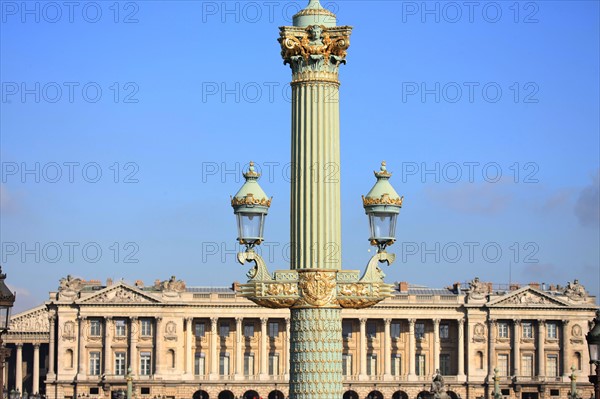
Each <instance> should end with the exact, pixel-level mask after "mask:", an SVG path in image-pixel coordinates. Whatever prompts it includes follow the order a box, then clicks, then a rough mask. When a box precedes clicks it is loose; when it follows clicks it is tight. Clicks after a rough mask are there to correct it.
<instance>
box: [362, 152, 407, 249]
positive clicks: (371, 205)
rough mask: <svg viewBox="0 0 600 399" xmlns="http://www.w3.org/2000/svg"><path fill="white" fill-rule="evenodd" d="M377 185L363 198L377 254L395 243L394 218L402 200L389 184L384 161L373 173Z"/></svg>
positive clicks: (388, 174)
mask: <svg viewBox="0 0 600 399" xmlns="http://www.w3.org/2000/svg"><path fill="white" fill-rule="evenodd" d="M373 173H374V174H375V177H376V178H377V183H375V185H374V186H373V188H372V189H371V191H369V193H368V194H367V196H366V197H365V196H363V206H364V208H365V213H366V214H367V215H368V216H369V226H370V228H371V236H370V237H369V241H371V245H376V246H377V248H379V252H383V251H385V247H386V246H388V245H392V244H393V243H394V241H396V218H397V217H398V214H399V213H400V208H402V200H403V199H404V197H400V196H399V195H398V193H397V192H396V190H394V187H392V185H391V184H390V182H389V179H390V177H391V176H392V174H391V173H390V172H388V171H387V169H386V164H385V161H384V162H382V163H381V168H380V170H379V172H373Z"/></svg>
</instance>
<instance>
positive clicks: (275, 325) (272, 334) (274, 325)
mask: <svg viewBox="0 0 600 399" xmlns="http://www.w3.org/2000/svg"><path fill="white" fill-rule="evenodd" d="M278 335H279V322H277V321H270V322H269V338H273V339H275V338H277V336H278Z"/></svg>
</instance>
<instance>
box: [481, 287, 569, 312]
mask: <svg viewBox="0 0 600 399" xmlns="http://www.w3.org/2000/svg"><path fill="white" fill-rule="evenodd" d="M488 306H494V307H496V306H500V307H502V306H509V307H568V306H569V304H568V303H566V302H564V301H562V300H560V299H558V298H555V297H553V296H551V295H548V294H546V293H544V292H542V291H539V290H536V289H534V288H531V287H529V286H527V287H523V288H521V289H518V290H516V291H513V292H510V293H508V294H506V295H504V296H502V297H500V298H496V299H494V300H492V301H490V302H489V303H488Z"/></svg>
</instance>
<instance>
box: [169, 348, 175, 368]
mask: <svg viewBox="0 0 600 399" xmlns="http://www.w3.org/2000/svg"><path fill="white" fill-rule="evenodd" d="M167 364H168V365H169V366H170V367H171V368H172V369H174V368H175V351H174V350H173V349H169V350H168V351H167Z"/></svg>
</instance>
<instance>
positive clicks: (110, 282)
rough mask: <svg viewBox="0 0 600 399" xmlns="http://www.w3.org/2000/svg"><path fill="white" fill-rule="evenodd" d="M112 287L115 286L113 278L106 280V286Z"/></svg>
mask: <svg viewBox="0 0 600 399" xmlns="http://www.w3.org/2000/svg"><path fill="white" fill-rule="evenodd" d="M111 285H113V279H112V278H107V279H106V286H107V287H110V286H111Z"/></svg>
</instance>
